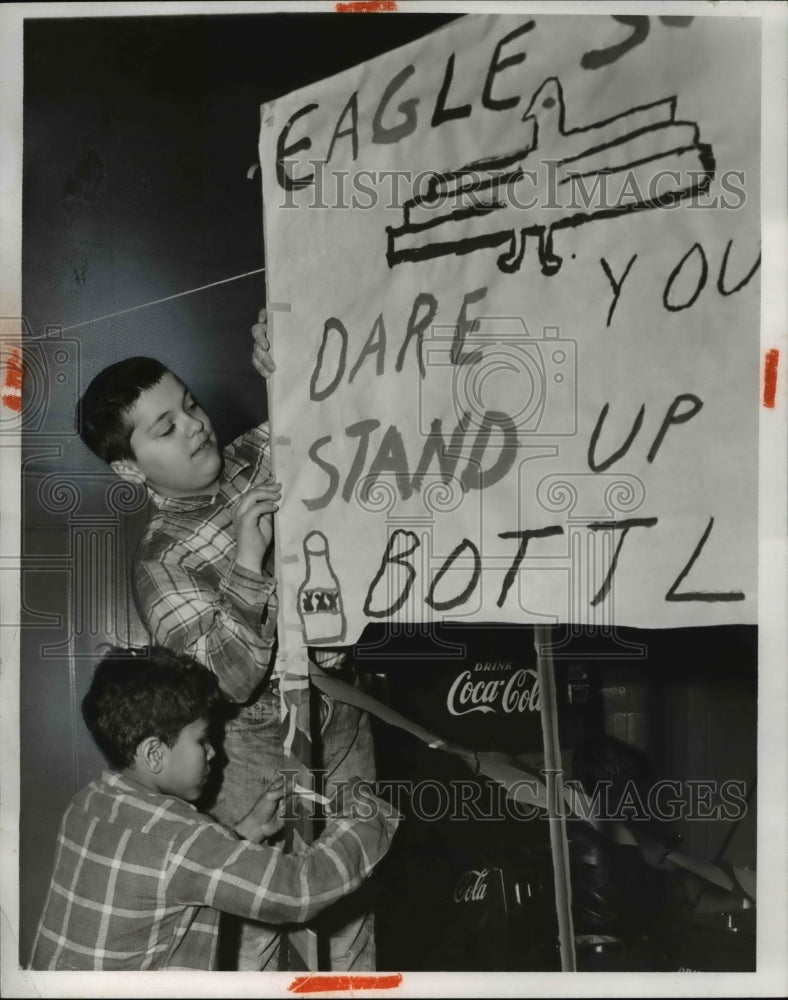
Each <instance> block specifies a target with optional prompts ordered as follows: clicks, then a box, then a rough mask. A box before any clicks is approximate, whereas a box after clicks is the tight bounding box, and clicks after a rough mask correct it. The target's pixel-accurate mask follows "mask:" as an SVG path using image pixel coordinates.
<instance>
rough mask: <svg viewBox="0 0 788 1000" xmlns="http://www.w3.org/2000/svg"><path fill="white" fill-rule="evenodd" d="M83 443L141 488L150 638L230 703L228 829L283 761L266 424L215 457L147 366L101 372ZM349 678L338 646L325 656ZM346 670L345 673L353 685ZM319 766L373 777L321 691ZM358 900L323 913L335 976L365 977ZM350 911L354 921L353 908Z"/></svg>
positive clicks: (265, 360) (359, 734) (262, 948)
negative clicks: (201, 670)
mask: <svg viewBox="0 0 788 1000" xmlns="http://www.w3.org/2000/svg"><path fill="white" fill-rule="evenodd" d="M264 320H265V316H264V313H263V314H261V317H260V322H259V323H258V324H257V325H256V326H255V327H254V328H253V335H254V339H255V348H254V354H253V363H254V365H255V367H256V368H257V370H258V371H259V372H260V373H261V374H263V375H265V376H268V375H269V374H270V373H271V372H272V371H273V367H274V365H273V361H272V359H271V357H270V353H269V351H268V341H267V337H266V325H265V321H264ZM78 425H79V430H80V435H81V437H82V439H83V441H84V442H85V444H86V445H87V446H88V447H89V448H90V449H91V450H92V451H93V452H94V453H95V454H96V455H98V456H99V457H100V458H101V459H103V460H104V461H105V462H107V463H108V464H109V465H110V466H111V467H112V469H113V470H114V471H115V472H116V473H117V474H118V475H119V476H121V477H123V478H125V479H127V480H130V481H133V482H136V483H139V484H144V485H145V487H146V489H147V492H148V496H149V498H150V501H151V505H152V510H151V516H150V519H149V522H148V526H147V530H146V532H145V535H144V537H143V538H142V541H141V542H140V546H139V549H138V551H137V555H136V557H135V561H134V570H133V583H134V591H135V597H136V600H137V605H138V608H139V611H140V614H141V617H142V619H143V621H144V622H145V623H146V625H147V626H148V629H149V631H150V633H151V636H152V638H153V641H154V642H156V643H157V644H158V645H160V646H165V647H167V648H169V649H172V650H174V651H175V652H178V653H183V654H186V655H188V656H192V657H194V658H195V659H196V660H198V661H199V662H200V663H203V664H204V665H205V666H206V667H208V668H209V669H210V670H211V671H212V672H213V673H215V674H216V676H217V678H218V680H219V687H220V689H221V691H222V693H223V694H224V696H225V697H226V698H227V699H228V700H229V701H231V702H234V703H235V704H237V705H238V706H239V708H238V711H237V712H236V714H235V716H234V717H233V718H231V719H230V720H229V721H228V723H227V726H226V728H225V738H224V744H223V749H224V753H225V755H226V757H227V764H226V766H225V768H224V771H223V773H222V780H221V785H220V788H219V793H218V796H217V799H216V801H215V803H214V804H213V806H212V807H211V814H212V815H213V816H214V817H215V818H216V819H218V820H219V822H221V823H223V824H225V825H228V826H232V825H233V824H235V823H236V822H237V821H238V820H240V819H241V818H242V817H243V816H245V815H246V813H247V812H248V811H249V809H250V808H251V807H252V804H253V803H254V802H255V800H256V799H257V797H258V796H259V794H260V789H261V787H262V786H263V785H264V784H265V783H266V782H268V781H270V780H271V779H272V778H273V777H274V776H275V775H276V774H277V772H278V771H279V769H280V768H281V767H282V765H283V745H284V740H285V736H286V728H285V725H284V723H283V722H282V720H281V713H280V704H281V703H280V694H279V690H278V678H277V677H276V676H275V673H274V669H273V668H274V660H275V655H276V617H277V602H276V580H275V578H274V575H273V545H272V536H273V520H272V514H273V512H274V511H275V510H277V509H278V505H279V500H280V497H281V487H280V485H279V484H278V483H276V482H274V480H273V476H272V474H271V466H270V449H269V435H268V426H267V424H263V425H261V426H260V427H256V428H253V429H252V430H251V431H249V432H247V433H246V434H244V435H243V436H242V437H240V438H238V439H237V440H236V441H234V442H233V443H232V444H231V445H229V446H228V447H227V448H225V449H224V452H223V453H222V452H220V451H219V448H218V446H217V441H216V435H215V433H214V431H213V428H212V426H211V422H210V420H209V418H208V416H207V414H206V413H205V412H204V411H203V410H202V409H201V407H200V406H199V404H198V403H197V401H196V400H195V398H194V396H193V395H192V394H191V392H190V391H189V389H188V388H187V387H186V386H185V385H184V384H183V382H182V381H181V380H180V379H179V378H178V377H177V376H176V375H175V374H174V373H173V372H171V371H170V370H169V369H168V368H167V367H166V366H165V365H163V364H161V362H159V361H157V360H155V359H153V358H145V357H137V358H129V359H127V360H125V361H121V362H118V363H117V364H114V365H110V366H109V367H108V368H105V369H104V370H103V371H101V372H100V373H99V374H98V375H97V376H96V377H95V378H94V379H93V381H92V382H91V383H90V385H89V386H88V388H87V390H86V391H85V393H84V395H83V396H82V399H81V400H80V402H79V404H78ZM324 655H327V656H329V662H328V663H325V662H324V663H323V664H322V665H324V666H334V667H335V668H338V670H339V672H344V674H343V679H346V680H352V668H350V666H349V665H347V664H345V663H344V658H343V656H342V654H341V652H339V651H330V653H329V651H324ZM349 675H350V676H349ZM321 713H322V718H321V723H322V726H321V739H320V743H319V745H318V747H319V750H320V752H321V753H322V759H321V761H320V763H321V764H322V766H323V767H324V768H325V769H326V770H327V771H328V774H329V777H332V778H334V779H344V778H347V777H350V776H358V777H361V778H364V779H366V780H373V779H374V777H375V771H374V754H373V747H372V736H371V730H370V725H369V719H368V718H367V716H366V714H365V713H363V712H360V711H359V710H358V709H356V708H354V707H352V706H350V705H345V704H342V703H339V702H332V701H329V700H328V699H326V698H325V697H324V696H321ZM364 909H365V908H364V906H363V905H362V904H361V903H359V906H358V907H357V908H356V907H355V906H354V903H353V901H348V903H347V906H345V905H343V909H342V912H338V913H337V914H336V915H327V918H328V924H327V929H328V932H329V933H330V954H331V968H332V969H334V970H348V969H374V968H375V945H374V933H373V915H372V914H371V913H367V912H364ZM354 910H355V911H356V912H354ZM278 952H279V934H278V931H277V930H276V929H275V928H272V927H266V926H263V925H261V924H252V923H250V922H248V921H245V922H243V923H242V926H241V930H240V944H239V954H238V959H237V965H238V968H239V969H240V970H243V971H252V970H258V969H266V968H276V965H277V959H278Z"/></svg>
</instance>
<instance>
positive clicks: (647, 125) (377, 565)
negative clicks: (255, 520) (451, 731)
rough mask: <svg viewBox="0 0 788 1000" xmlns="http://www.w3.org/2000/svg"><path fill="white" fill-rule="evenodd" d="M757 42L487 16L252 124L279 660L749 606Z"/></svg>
mask: <svg viewBox="0 0 788 1000" xmlns="http://www.w3.org/2000/svg"><path fill="white" fill-rule="evenodd" d="M758 46H759V24H758V23H757V21H756V20H755V19H753V20H751V21H748V20H747V19H741V18H723V17H713V18H712V17H709V18H704V17H696V18H670V17H647V16H637V17H610V16H606V15H605V16H594V15H590V16H566V15H554V16H550V15H545V16H542V15H539V16H533V17H526V16H517V17H512V16H502V15H490V16H469V17H465V18H462V19H461V20H459V21H457V22H455V23H453V24H451V25H449V26H448V27H446V28H444V29H442V30H440V31H438V32H435V33H434V34H432V35H429V36H426V37H425V38H423V39H421V40H419V41H417V42H415V43H413V44H411V45H408V46H405V47H403V48H401V49H398V50H395V51H393V52H390V53H387V54H385V55H383V56H381V57H379V58H377V59H374V60H371V61H369V62H367V63H364V64H362V65H360V66H358V67H356V68H354V69H351V70H348V71H346V72H344V73H342V74H340V75H338V76H336V77H333V78H331V79H330V80H324V81H321V82H320V83H319V84H315V85H314V86H311V87H308V88H305V89H303V90H300V91H298V92H296V93H293V94H290V95H288V96H287V97H284V98H281V99H278V100H276V101H275V102H272V103H270V104H268V105H265V106H264V108H263V115H262V128H261V138H260V157H261V163H262V167H263V171H262V173H263V194H264V206H265V240H266V266H267V283H268V305H269V309H270V310H271V311H272V321H271V335H272V341H273V351H274V356H275V359H276V363H277V372H276V375H275V377H274V379H273V380H272V382H271V391H272V394H273V395H272V400H271V410H272V426H273V443H274V461H275V468H276V474H277V477H278V478H279V479H281V481H282V482H283V487H284V489H283V497H284V500H283V505H282V510H281V512H280V513H279V515H278V546H279V581H280V582H279V586H280V596H281V601H282V617H281V619H280V622H284V629H283V630H282V633H281V635H280V641H281V642H282V643H283V645H284V646H285V647H288V646H297V645H303V644H304V643H306V644H309V645H326V646H330V645H332V644H350V643H352V642H355V641H356V640H357V639H358V638H359V636H360V635H361V633H362V631H363V629H364V627H365V625H366V624H368V623H370V622H404V621H407V622H425V621H443V620H458V621H463V622H496V621H511V622H522V623H535V622H542V623H550V622H558V621H560V622H571V623H576V624H598V625H630V626H640V627H668V626H682V625H704V624H709V625H710V624H718V623H723V622H729V623H747V622H755V621H756V620H757V618H756V578H757V419H758V377H759V357H758V351H759V341H758V332H759V290H758V272H759V266H760V247H759V239H760V219H759V190H758V179H759V178H758V173H759V163H758V149H759V116H758V108H759V107H760V95H759V74H758V72H757V70H756V67H757V66H758V65H759V51H758Z"/></svg>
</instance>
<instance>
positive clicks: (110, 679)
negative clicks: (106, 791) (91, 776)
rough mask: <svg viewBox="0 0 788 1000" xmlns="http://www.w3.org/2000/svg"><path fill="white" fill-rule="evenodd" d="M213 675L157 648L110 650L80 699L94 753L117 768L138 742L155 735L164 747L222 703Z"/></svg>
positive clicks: (125, 764) (127, 759)
mask: <svg viewBox="0 0 788 1000" xmlns="http://www.w3.org/2000/svg"><path fill="white" fill-rule="evenodd" d="M222 701H223V699H222V696H221V694H220V692H219V685H218V681H217V679H216V676H215V674H212V673H211V671H210V670H208V669H207V667H204V666H202V664H200V663H197V661H196V660H192V659H191V658H190V657H188V656H177V655H176V654H175V653H172V652H170V651H169V650H168V649H163V648H162V647H161V646H143V647H141V648H138V649H120V648H114V649H111V650H110V651H109V652H108V653H107V655H106V656H105V657H104V659H103V660H102V661H101V663H99V665H98V666H97V667H96V671H95V673H94V674H93V680H92V681H91V684H90V688H89V689H88V693H87V694H86V695H85V697H84V699H83V700H82V718H83V719H84V720H85V725H86V726H87V727H88V729H89V730H90V732H91V734H92V736H93V739H94V740H95V741H96V744H97V746H98V748H99V749H100V750H101V752H102V753H103V754H104V756H105V757H106V758H107V760H108V761H109V763H110V764H112V765H113V766H114V767H117V768H124V767H128V766H129V765H131V764H132V763H133V761H134V755H135V753H136V750H137V747H138V746H139V745H140V743H141V742H142V741H143V740H144V739H147V738H148V737H149V736H156V737H158V738H159V739H160V740H162V742H163V743H166V745H167V746H169V747H171V746H173V745H174V744H175V742H176V741H177V739H178V736H179V734H180V732H181V730H182V729H183V728H184V727H185V726H188V725H190V724H191V723H192V722H196V720H197V719H202V718H206V719H209V720H210V719H211V718H212V716H213V715H214V714H215V713H216V711H217V709H218V707H219V706H220V705H221V704H222Z"/></svg>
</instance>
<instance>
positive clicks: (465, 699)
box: [446, 664, 541, 715]
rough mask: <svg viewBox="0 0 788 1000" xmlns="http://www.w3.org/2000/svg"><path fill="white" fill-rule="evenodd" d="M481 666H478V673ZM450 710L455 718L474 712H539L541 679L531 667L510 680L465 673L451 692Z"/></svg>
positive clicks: (522, 670)
mask: <svg viewBox="0 0 788 1000" xmlns="http://www.w3.org/2000/svg"><path fill="white" fill-rule="evenodd" d="M479 666H481V665H480V664H477V669H478V668H479ZM446 707H447V708H448V710H449V712H450V714H451V715H470V713H471V712H485V713H486V712H499V711H500V712H504V713H505V714H506V715H510V714H511V713H512V712H538V711H539V710H540V708H541V699H540V694H539V678H538V677H537V675H536V671H535V670H532V669H530V668H528V667H522V668H521V669H519V670H515V671H514V673H511V674H509V675H508V676H507V677H478V676H475V671H474V672H471V671H470V670H463V672H462V673H461V674H459V675H458V676H457V677H456V678H455V679H454V682H453V684H452V686H451V688H449V693H448V695H447V697H446Z"/></svg>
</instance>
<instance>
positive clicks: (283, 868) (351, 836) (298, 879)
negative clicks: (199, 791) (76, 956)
mask: <svg viewBox="0 0 788 1000" xmlns="http://www.w3.org/2000/svg"><path fill="white" fill-rule="evenodd" d="M364 808H365V812H364V814H363V815H359V814H358V813H357V815H356V816H355V817H354V818H338V819H333V820H330V821H329V822H328V824H327V826H326V829H325V831H324V832H323V834H322V836H321V837H320V838H319V839H318V840H316V841H315V842H314V843H313V844H310V845H309V846H308V847H307V848H305V849H304V850H303V851H302V852H301V853H300V854H284V853H282V852H281V851H280V850H278V849H276V848H274V847H270V846H267V845H257V844H252V843H250V842H249V841H245V840H238V841H235V842H233V841H231V840H228V837H227V834H226V832H225V831H224V830H222V829H221V828H219V827H216V826H203V827H200V828H199V829H197V830H193V831H190V832H189V834H188V836H186V837H184V838H183V839H182V840H181V841H180V842H179V843H177V844H175V845H174V848H173V852H172V855H171V857H170V862H169V867H170V871H171V877H170V881H169V886H168V892H167V896H168V899H170V900H171V901H173V902H175V901H177V902H179V903H184V904H191V905H194V904H206V905H208V906H211V907H213V908H215V909H217V910H221V911H224V912H227V913H235V914H238V915H239V916H243V917H250V918H252V919H254V920H262V921H265V922H266V923H274V924H279V923H291V922H293V923H302V922H305V921H308V920H311V919H312V917H314V916H316V915H317V914H318V913H319V912H320V911H321V910H323V909H324V908H325V907H326V906H328V905H329V904H330V903H332V902H334V901H335V900H337V899H339V898H340V897H342V896H344V895H346V894H347V893H349V892H351V891H352V890H353V889H355V888H357V887H358V886H359V885H360V884H361V882H362V880H363V879H364V878H365V877H366V876H367V875H368V874H369V873H370V872H371V871H372V869H373V867H374V866H375V865H376V864H377V863H378V861H380V859H381V858H382V857H383V856H384V855H385V853H386V852H387V851H388V849H389V846H390V844H391V839H392V837H393V835H394V832H395V830H396V827H397V823H398V822H399V817H398V815H397V814H396V813H395V812H394V811H393V810H392V808H391V806H389V805H387V804H386V803H385V802H382V801H381V800H379V799H376V798H375V797H374V796H371V795H370V796H369V797H368V798H367V799H365V801H364Z"/></svg>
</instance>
